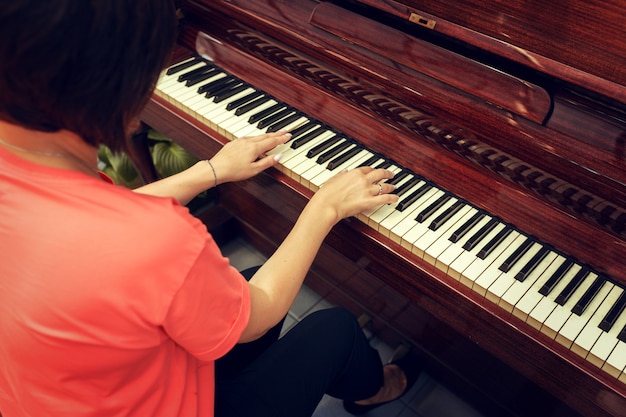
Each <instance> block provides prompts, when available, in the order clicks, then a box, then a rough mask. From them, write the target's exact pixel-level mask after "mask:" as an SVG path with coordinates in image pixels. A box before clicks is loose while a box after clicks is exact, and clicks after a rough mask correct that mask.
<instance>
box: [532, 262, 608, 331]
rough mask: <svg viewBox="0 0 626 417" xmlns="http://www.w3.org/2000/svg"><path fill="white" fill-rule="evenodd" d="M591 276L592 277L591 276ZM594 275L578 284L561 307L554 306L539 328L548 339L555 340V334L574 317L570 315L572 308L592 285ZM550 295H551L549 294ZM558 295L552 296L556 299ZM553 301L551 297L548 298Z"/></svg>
mask: <svg viewBox="0 0 626 417" xmlns="http://www.w3.org/2000/svg"><path fill="white" fill-rule="evenodd" d="M592 275H593V276H592ZM596 276H597V275H595V274H588V275H587V276H586V277H585V279H584V280H583V282H581V283H580V286H579V287H578V288H577V289H576V291H574V293H573V294H572V296H571V297H570V298H569V299H568V300H567V302H566V303H565V304H563V305H559V304H556V303H555V304H556V306H555V307H554V310H553V311H552V313H550V315H549V316H548V318H547V319H546V320H545V321H544V323H543V326H542V327H541V333H543V334H546V335H548V337H550V338H552V339H556V336H557V334H558V333H559V331H560V330H561V328H562V327H563V325H565V323H566V322H567V320H568V319H569V318H570V316H576V315H575V314H574V313H572V308H574V305H575V304H576V301H578V299H579V298H580V297H582V295H583V294H584V293H585V291H587V289H588V288H589V287H590V286H591V284H593V281H594V280H595V277H596ZM551 295H552V294H551ZM557 295H558V294H556V295H555V296H554V298H556V296H557ZM549 298H551V299H553V297H549Z"/></svg>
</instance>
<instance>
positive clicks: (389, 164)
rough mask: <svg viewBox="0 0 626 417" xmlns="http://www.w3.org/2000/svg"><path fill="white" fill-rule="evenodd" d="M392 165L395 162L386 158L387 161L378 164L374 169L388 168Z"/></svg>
mask: <svg viewBox="0 0 626 417" xmlns="http://www.w3.org/2000/svg"><path fill="white" fill-rule="evenodd" d="M392 165H393V164H392V163H391V162H390V161H387V160H385V161H383V162H381V163H380V164H378V165H376V166H375V167H374V169H387V168H389V167H391V166H392Z"/></svg>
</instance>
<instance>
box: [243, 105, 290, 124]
mask: <svg viewBox="0 0 626 417" xmlns="http://www.w3.org/2000/svg"><path fill="white" fill-rule="evenodd" d="M285 107H286V106H285V105H284V104H282V103H276V104H274V105H272V106H269V107H268V108H266V109H264V110H261V111H259V112H256V113H254V114H253V115H251V116H250V117H249V118H248V123H250V124H254V123H256V122H258V121H259V120H262V119H264V118H265V117H267V116H269V115H270V114H272V113H276V112H277V111H280V110H282V109H284V108H285Z"/></svg>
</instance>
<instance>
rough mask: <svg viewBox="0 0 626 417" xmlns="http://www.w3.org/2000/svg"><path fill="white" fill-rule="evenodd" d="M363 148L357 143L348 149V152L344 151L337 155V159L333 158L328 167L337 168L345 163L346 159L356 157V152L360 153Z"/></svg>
mask: <svg viewBox="0 0 626 417" xmlns="http://www.w3.org/2000/svg"><path fill="white" fill-rule="evenodd" d="M362 150H363V147H361V146H359V145H357V146H355V147H353V148H350V149H348V150H347V151H346V152H343V153H342V154H340V155H338V156H337V157H335V159H333V160H332V161H330V162H329V163H328V165H327V166H326V168H327V169H330V170H331V171H332V170H333V169H335V168H337V167H338V166H339V165H341V164H343V163H345V162H346V161H348V160H350V159H351V158H354V156H355V155H356V154H358V153H359V152H361V151H362Z"/></svg>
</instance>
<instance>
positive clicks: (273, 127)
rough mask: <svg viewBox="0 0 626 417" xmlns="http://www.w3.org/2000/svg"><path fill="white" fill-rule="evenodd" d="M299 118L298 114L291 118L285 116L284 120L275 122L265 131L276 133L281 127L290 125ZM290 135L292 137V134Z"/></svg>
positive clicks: (299, 114)
mask: <svg viewBox="0 0 626 417" xmlns="http://www.w3.org/2000/svg"><path fill="white" fill-rule="evenodd" d="M301 117H302V114H301V113H299V112H296V113H294V114H292V115H291V116H287V117H285V118H284V119H282V120H279V121H277V122H276V123H274V124H273V125H270V126H269V127H268V128H267V131H268V132H278V131H279V130H280V129H282V128H283V127H285V126H288V125H290V124H291V123H293V122H295V121H296V120H298V119H299V118H301ZM292 135H293V133H292Z"/></svg>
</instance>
